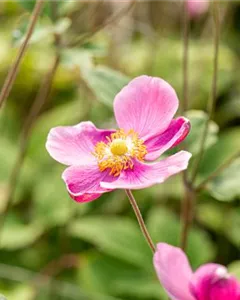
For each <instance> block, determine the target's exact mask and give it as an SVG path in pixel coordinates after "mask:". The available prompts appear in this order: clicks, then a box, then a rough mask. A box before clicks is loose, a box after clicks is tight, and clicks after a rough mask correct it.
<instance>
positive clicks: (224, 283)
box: [190, 264, 240, 300]
mask: <svg viewBox="0 0 240 300" xmlns="http://www.w3.org/2000/svg"><path fill="white" fill-rule="evenodd" d="M190 289H191V291H192V294H193V295H194V296H195V297H196V299H198V300H206V299H209V300H228V299H229V300H238V299H239V296H240V289H239V284H238V283H237V281H236V279H235V278H233V277H232V276H230V275H229V274H228V273H227V269H226V268H225V267H224V266H222V265H218V264H206V265H203V266H201V267H200V268H199V269H197V271H196V272H195V273H194V275H193V277H192V279H191V282H190Z"/></svg>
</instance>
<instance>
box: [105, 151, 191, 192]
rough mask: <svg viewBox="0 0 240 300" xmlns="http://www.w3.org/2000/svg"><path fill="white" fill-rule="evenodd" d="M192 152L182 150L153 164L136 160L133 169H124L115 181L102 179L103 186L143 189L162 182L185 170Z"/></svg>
mask: <svg viewBox="0 0 240 300" xmlns="http://www.w3.org/2000/svg"><path fill="white" fill-rule="evenodd" d="M190 157H191V154H190V153H189V152H186V151H180V152H178V153H176V154H174V155H172V156H169V157H168V158H166V159H163V160H161V161H159V162H156V163H153V164H145V163H142V162H139V161H134V167H133V169H127V170H125V171H122V173H121V174H120V176H119V177H118V178H116V180H115V181H113V182H106V180H102V182H101V183H100V185H101V187H103V188H107V189H108V188H109V189H143V188H146V187H149V186H152V185H154V184H157V183H162V182H163V181H165V180H166V179H167V178H168V177H170V176H172V175H174V174H176V173H179V172H181V171H182V170H185V169H186V168H187V166H188V161H189V159H190Z"/></svg>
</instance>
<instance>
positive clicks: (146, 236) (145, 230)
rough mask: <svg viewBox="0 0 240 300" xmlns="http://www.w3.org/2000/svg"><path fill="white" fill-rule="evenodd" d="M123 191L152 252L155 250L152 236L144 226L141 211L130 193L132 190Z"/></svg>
mask: <svg viewBox="0 0 240 300" xmlns="http://www.w3.org/2000/svg"><path fill="white" fill-rule="evenodd" d="M125 192H126V194H127V196H128V199H129V201H130V203H131V205H132V208H133V210H134V213H135V215H136V217H137V220H138V224H139V226H140V228H141V231H142V233H143V235H144V237H145V239H146V241H147V243H148V245H149V247H150V248H151V250H152V252H153V253H154V252H155V246H154V244H153V241H152V238H151V236H150V234H149V232H148V230H147V227H146V225H145V223H144V220H143V217H142V214H141V211H140V209H139V207H138V205H137V202H136V200H135V198H134V196H133V194H132V192H131V191H130V190H125Z"/></svg>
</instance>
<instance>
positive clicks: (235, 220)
mask: <svg viewBox="0 0 240 300" xmlns="http://www.w3.org/2000/svg"><path fill="white" fill-rule="evenodd" d="M225 218H226V220H227V226H224V227H223V230H224V233H225V236H226V237H227V238H228V239H229V240H230V241H231V242H232V243H233V244H234V245H236V247H238V248H239V247H240V235H239V226H240V209H239V208H235V209H232V210H230V211H229V212H228V213H227V214H226V215H225Z"/></svg>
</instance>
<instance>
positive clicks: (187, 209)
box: [180, 184, 196, 251]
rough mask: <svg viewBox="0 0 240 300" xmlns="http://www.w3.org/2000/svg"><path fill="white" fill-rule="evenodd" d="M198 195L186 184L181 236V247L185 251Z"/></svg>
mask: <svg viewBox="0 0 240 300" xmlns="http://www.w3.org/2000/svg"><path fill="white" fill-rule="evenodd" d="M195 199H196V195H195V192H194V191H193V190H192V189H191V187H190V186H187V184H186V185H185V197H184V200H183V202H182V216H181V218H182V229H181V237H180V247H181V248H182V249H183V250H184V251H185V250H186V247H187V241H188V235H189V230H190V227H191V225H192V221H193V217H194V206H195Z"/></svg>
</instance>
